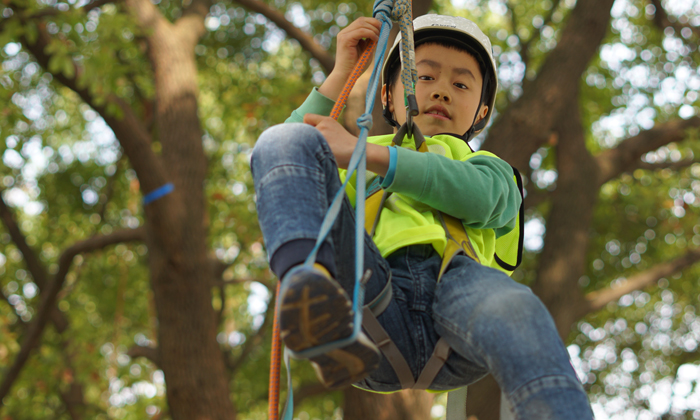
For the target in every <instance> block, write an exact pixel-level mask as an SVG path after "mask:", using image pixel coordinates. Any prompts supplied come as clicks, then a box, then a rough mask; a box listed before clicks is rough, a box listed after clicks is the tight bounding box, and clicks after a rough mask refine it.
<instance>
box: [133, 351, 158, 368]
mask: <svg viewBox="0 0 700 420" xmlns="http://www.w3.org/2000/svg"><path fill="white" fill-rule="evenodd" d="M126 355H127V356H129V357H131V358H132V359H136V358H137V357H145V358H146V359H148V360H150V361H151V362H152V363H153V364H154V365H156V366H157V367H160V352H159V349H158V348H156V347H148V346H133V347H131V348H130V349H129V350H128V351H127V352H126Z"/></svg>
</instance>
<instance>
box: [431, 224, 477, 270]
mask: <svg viewBox="0 0 700 420" xmlns="http://www.w3.org/2000/svg"><path fill="white" fill-rule="evenodd" d="M438 218H439V219H440V223H441V224H442V227H443V229H445V235H446V236H447V244H446V245H445V251H444V252H443V254H442V265H441V266H440V274H438V281H440V279H441V278H442V275H443V274H444V273H445V271H446V270H447V267H448V266H449V265H450V262H452V259H453V258H454V257H455V256H456V255H457V254H461V253H464V254H465V255H466V256H467V257H469V258H471V259H473V260H474V261H476V262H478V263H481V261H479V256H478V255H477V254H476V251H475V250H474V246H473V245H472V241H471V240H470V239H469V235H467V231H466V229H464V225H463V224H462V222H461V221H460V220H459V219H457V218H456V217H453V216H450V215H449V214H445V213H443V212H438Z"/></svg>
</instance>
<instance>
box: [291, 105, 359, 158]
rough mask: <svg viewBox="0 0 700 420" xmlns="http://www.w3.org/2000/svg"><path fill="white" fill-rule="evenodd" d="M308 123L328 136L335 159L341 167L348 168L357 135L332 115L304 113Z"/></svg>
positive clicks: (327, 140) (305, 120)
mask: <svg viewBox="0 0 700 420" xmlns="http://www.w3.org/2000/svg"><path fill="white" fill-rule="evenodd" d="M304 122H305V123H306V124H309V125H312V126H314V127H316V129H317V130H318V131H320V132H321V134H323V137H325V138H326V143H328V146H329V147H330V148H331V151H332V152H333V156H335V161H336V163H337V164H338V167H339V168H342V169H348V165H349V164H350V156H352V152H353V150H355V145H356V144H357V137H355V136H353V135H352V134H350V133H349V132H348V131H347V130H346V129H345V127H343V126H342V125H340V123H339V122H338V121H336V120H334V119H333V118H331V117H324V116H323V115H317V114H306V115H304Z"/></svg>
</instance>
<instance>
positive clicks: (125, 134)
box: [21, 24, 167, 191]
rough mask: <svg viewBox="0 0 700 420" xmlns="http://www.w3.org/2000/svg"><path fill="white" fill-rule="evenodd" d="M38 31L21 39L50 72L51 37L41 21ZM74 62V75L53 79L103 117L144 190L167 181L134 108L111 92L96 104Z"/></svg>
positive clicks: (56, 74)
mask: <svg viewBox="0 0 700 420" xmlns="http://www.w3.org/2000/svg"><path fill="white" fill-rule="evenodd" d="M37 32H38V36H37V39H36V41H35V42H34V43H30V42H29V40H28V39H27V38H26V37H22V38H21V42H22V45H23V46H24V47H25V48H26V49H27V50H28V51H29V52H31V53H32V55H34V57H35V58H36V60H37V62H38V63H39V65H41V66H42V67H43V68H44V69H45V70H46V71H49V70H48V69H49V61H50V59H51V56H50V55H49V54H47V53H46V48H47V47H48V46H49V44H50V42H51V36H50V35H49V34H48V33H47V32H46V29H45V27H44V26H43V25H42V24H38V25H37ZM73 64H74V65H75V67H76V69H77V71H76V72H75V76H73V77H68V76H66V75H64V74H63V73H61V72H56V73H52V75H53V77H54V79H56V80H57V81H58V82H60V83H61V84H63V85H64V86H66V87H68V88H69V89H71V90H73V91H74V92H75V93H77V94H78V96H80V98H81V99H82V100H83V101H85V103H87V104H88V105H89V106H90V107H92V108H93V109H94V110H95V111H97V112H98V113H99V114H100V115H101V116H102V118H104V120H105V122H107V124H108V125H109V126H110V128H112V131H114V134H115V135H116V137H117V139H118V140H119V142H120V143H121V145H122V148H123V149H124V152H125V153H126V155H127V156H128V157H129V160H130V161H131V165H132V166H133V168H134V170H135V171H136V173H137V174H138V177H139V183H140V184H141V186H142V188H143V190H144V191H152V190H155V189H156V188H158V187H160V186H162V185H164V184H165V183H166V182H167V181H166V176H165V173H166V172H165V169H164V167H163V164H162V162H161V160H160V158H159V157H158V156H157V155H156V154H155V153H154V152H153V150H152V149H151V140H150V135H149V134H148V131H147V130H146V128H145V127H144V125H143V123H142V121H141V120H140V119H139V118H138V116H137V115H136V114H135V112H134V111H133V109H132V108H131V107H130V106H129V105H128V104H127V103H126V102H125V101H124V100H122V99H121V98H118V97H117V96H116V95H113V94H112V95H109V96H108V97H107V99H106V104H105V105H102V106H99V105H97V104H96V102H95V98H94V97H93V95H92V94H91V93H90V92H89V91H88V89H86V88H81V87H80V83H79V78H80V75H81V74H82V73H84V71H83V70H82V68H81V67H80V66H78V65H77V64H76V63H75V62H74V63H73ZM109 103H112V104H114V105H116V106H117V107H118V108H119V109H120V111H121V113H122V116H121V118H118V117H116V116H114V115H112V114H111V113H110V112H108V111H107V104H109Z"/></svg>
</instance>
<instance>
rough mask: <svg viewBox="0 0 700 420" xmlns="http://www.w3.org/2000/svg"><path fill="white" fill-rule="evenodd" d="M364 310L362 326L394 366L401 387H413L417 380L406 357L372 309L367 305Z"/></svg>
mask: <svg viewBox="0 0 700 420" xmlns="http://www.w3.org/2000/svg"><path fill="white" fill-rule="evenodd" d="M364 312H365V313H364V316H363V317H362V326H363V327H364V329H365V331H367V334H368V335H369V336H370V338H371V339H372V341H374V343H375V344H376V345H377V347H378V348H379V350H380V351H381V352H382V354H383V355H384V357H386V359H387V360H388V361H389V364H391V367H392V368H394V372H396V376H398V378H399V383H400V384H401V388H402V389H410V388H413V386H414V385H415V383H416V381H415V380H414V379H413V373H412V372H411V368H410V367H409V366H408V363H406V359H405V358H404V357H403V355H402V354H401V352H400V351H399V348H398V347H396V344H394V341H393V340H392V339H391V338H390V337H389V334H387V332H386V330H385V329H384V327H382V325H381V324H380V323H379V321H377V317H376V316H375V315H374V314H373V313H372V311H371V310H370V309H369V308H368V307H365V309H364Z"/></svg>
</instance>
